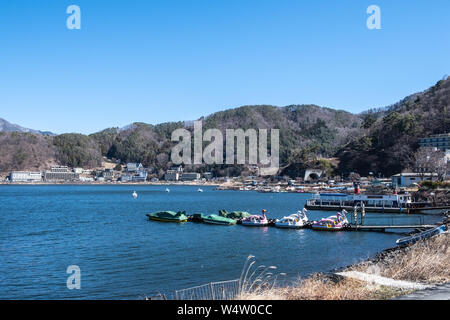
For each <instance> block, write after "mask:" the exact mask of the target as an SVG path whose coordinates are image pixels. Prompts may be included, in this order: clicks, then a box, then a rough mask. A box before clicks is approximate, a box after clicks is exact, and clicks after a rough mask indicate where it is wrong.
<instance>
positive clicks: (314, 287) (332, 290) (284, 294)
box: [239, 274, 406, 300]
mask: <svg viewBox="0 0 450 320" xmlns="http://www.w3.org/2000/svg"><path fill="white" fill-rule="evenodd" d="M404 293H406V292H404V291H400V290H397V289H391V288H385V287H379V286H373V285H368V284H366V283H364V282H361V281H358V280H353V279H344V280H341V281H339V282H334V281H331V280H329V279H327V278H326V277H324V276H323V275H321V274H315V275H313V276H312V277H310V278H308V279H305V280H303V281H299V282H298V283H297V284H294V285H292V286H289V287H285V288H274V289H271V290H266V291H263V292H258V293H251V292H247V293H244V294H242V295H240V296H239V299H242V300H382V299H390V298H393V297H395V296H398V295H401V294H404Z"/></svg>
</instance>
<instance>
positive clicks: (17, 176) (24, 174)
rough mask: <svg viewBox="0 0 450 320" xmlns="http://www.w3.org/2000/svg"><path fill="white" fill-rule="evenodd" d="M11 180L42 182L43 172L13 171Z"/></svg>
mask: <svg viewBox="0 0 450 320" xmlns="http://www.w3.org/2000/svg"><path fill="white" fill-rule="evenodd" d="M9 180H10V181H11V182H40V181H42V173H40V172H29V171H12V172H11V174H10V176H9Z"/></svg>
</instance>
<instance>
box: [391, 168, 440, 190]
mask: <svg viewBox="0 0 450 320" xmlns="http://www.w3.org/2000/svg"><path fill="white" fill-rule="evenodd" d="M437 180H438V174H437V173H416V172H407V173H398V174H396V175H393V176H392V186H393V187H394V188H398V187H412V186H414V185H415V184H420V182H421V181H437Z"/></svg>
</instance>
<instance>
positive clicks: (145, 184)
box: [0, 181, 222, 187]
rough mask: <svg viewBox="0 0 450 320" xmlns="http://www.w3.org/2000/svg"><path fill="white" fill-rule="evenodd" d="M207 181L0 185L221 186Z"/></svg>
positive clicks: (9, 183)
mask: <svg viewBox="0 0 450 320" xmlns="http://www.w3.org/2000/svg"><path fill="white" fill-rule="evenodd" d="M221 185H222V184H220V183H209V182H176V183H173V182H172V183H171V182H170V181H167V182H164V183H162V182H135V183H133V182H124V183H118V182H60V183H58V182H0V186H211V187H218V186H221Z"/></svg>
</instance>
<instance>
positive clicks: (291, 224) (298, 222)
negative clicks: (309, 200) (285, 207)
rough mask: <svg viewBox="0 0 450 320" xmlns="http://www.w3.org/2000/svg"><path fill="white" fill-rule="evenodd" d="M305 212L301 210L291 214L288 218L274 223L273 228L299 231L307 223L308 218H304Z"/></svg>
mask: <svg viewBox="0 0 450 320" xmlns="http://www.w3.org/2000/svg"><path fill="white" fill-rule="evenodd" d="M306 212H307V210H306V209H305V208H303V210H302V211H298V212H297V213H294V214H291V215H289V216H286V217H283V218H281V219H279V220H278V219H277V220H276V221H275V227H277V228H288V229H299V228H303V227H304V226H305V225H306V224H307V223H308V217H307V216H306Z"/></svg>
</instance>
